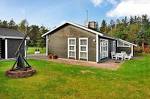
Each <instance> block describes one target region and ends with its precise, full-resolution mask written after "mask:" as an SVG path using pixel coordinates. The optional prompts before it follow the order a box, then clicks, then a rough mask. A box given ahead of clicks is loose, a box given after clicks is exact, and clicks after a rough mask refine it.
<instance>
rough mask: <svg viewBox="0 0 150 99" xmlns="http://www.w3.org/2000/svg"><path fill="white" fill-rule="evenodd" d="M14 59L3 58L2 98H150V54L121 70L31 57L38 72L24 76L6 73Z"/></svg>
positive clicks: (0, 85)
mask: <svg viewBox="0 0 150 99" xmlns="http://www.w3.org/2000/svg"><path fill="white" fill-rule="evenodd" d="M13 63H14V62H12V61H0V97H1V99H101V98H102V99H150V55H145V56H144V57H143V58H139V59H136V60H130V61H126V62H125V63H124V64H123V65H122V66H121V68H119V69H118V70H117V71H111V70H104V69H96V68H90V67H82V66H72V65H65V64H58V63H53V62H47V61H37V60H29V63H30V64H31V65H32V66H33V67H34V68H36V70H37V74H36V75H34V76H32V77H29V78H23V79H10V78H7V77H6V76H5V75H4V72H5V71H6V70H7V69H8V68H10V67H11V66H12V64H13ZM83 71H87V72H84V73H83Z"/></svg>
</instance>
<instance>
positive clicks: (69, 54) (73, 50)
mask: <svg viewBox="0 0 150 99" xmlns="http://www.w3.org/2000/svg"><path fill="white" fill-rule="evenodd" d="M70 40H75V45H70V44H69V41H70ZM70 46H73V47H74V50H70ZM70 51H71V52H74V53H75V56H70V54H69V52H70ZM68 58H74V59H76V38H68Z"/></svg>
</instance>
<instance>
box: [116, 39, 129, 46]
mask: <svg viewBox="0 0 150 99" xmlns="http://www.w3.org/2000/svg"><path fill="white" fill-rule="evenodd" d="M117 47H130V44H129V43H127V42H125V41H121V40H118V41H117Z"/></svg>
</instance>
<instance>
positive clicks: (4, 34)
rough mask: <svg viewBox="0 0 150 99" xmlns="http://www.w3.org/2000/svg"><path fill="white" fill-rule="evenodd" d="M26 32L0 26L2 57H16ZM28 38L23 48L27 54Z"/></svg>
mask: <svg viewBox="0 0 150 99" xmlns="http://www.w3.org/2000/svg"><path fill="white" fill-rule="evenodd" d="M24 36H25V35H24V33H21V32H19V31H17V30H14V29H8V28H0V59H8V58H15V57H16V55H15V53H16V51H17V48H18V47H19V45H20V43H21V42H22V39H23V38H24ZM25 49H26V40H25V42H24V44H23V46H22V48H21V53H22V54H23V55H24V56H26V50H25Z"/></svg>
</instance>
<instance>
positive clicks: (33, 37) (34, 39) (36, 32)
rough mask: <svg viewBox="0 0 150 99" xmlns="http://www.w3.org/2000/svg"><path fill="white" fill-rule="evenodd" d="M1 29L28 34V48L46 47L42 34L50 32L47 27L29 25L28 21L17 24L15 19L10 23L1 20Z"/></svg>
mask: <svg viewBox="0 0 150 99" xmlns="http://www.w3.org/2000/svg"><path fill="white" fill-rule="evenodd" d="M0 28H9V29H15V30H18V31H20V32H22V33H28V36H29V37H30V40H29V42H28V46H34V47H42V48H43V47H45V38H42V37H41V36H42V34H44V33H46V32H48V28H46V27H45V26H38V25H30V26H29V25H28V22H27V20H25V19H24V20H22V21H21V22H20V23H19V24H17V23H16V22H15V21H14V20H13V19H11V20H10V21H6V20H0Z"/></svg>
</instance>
